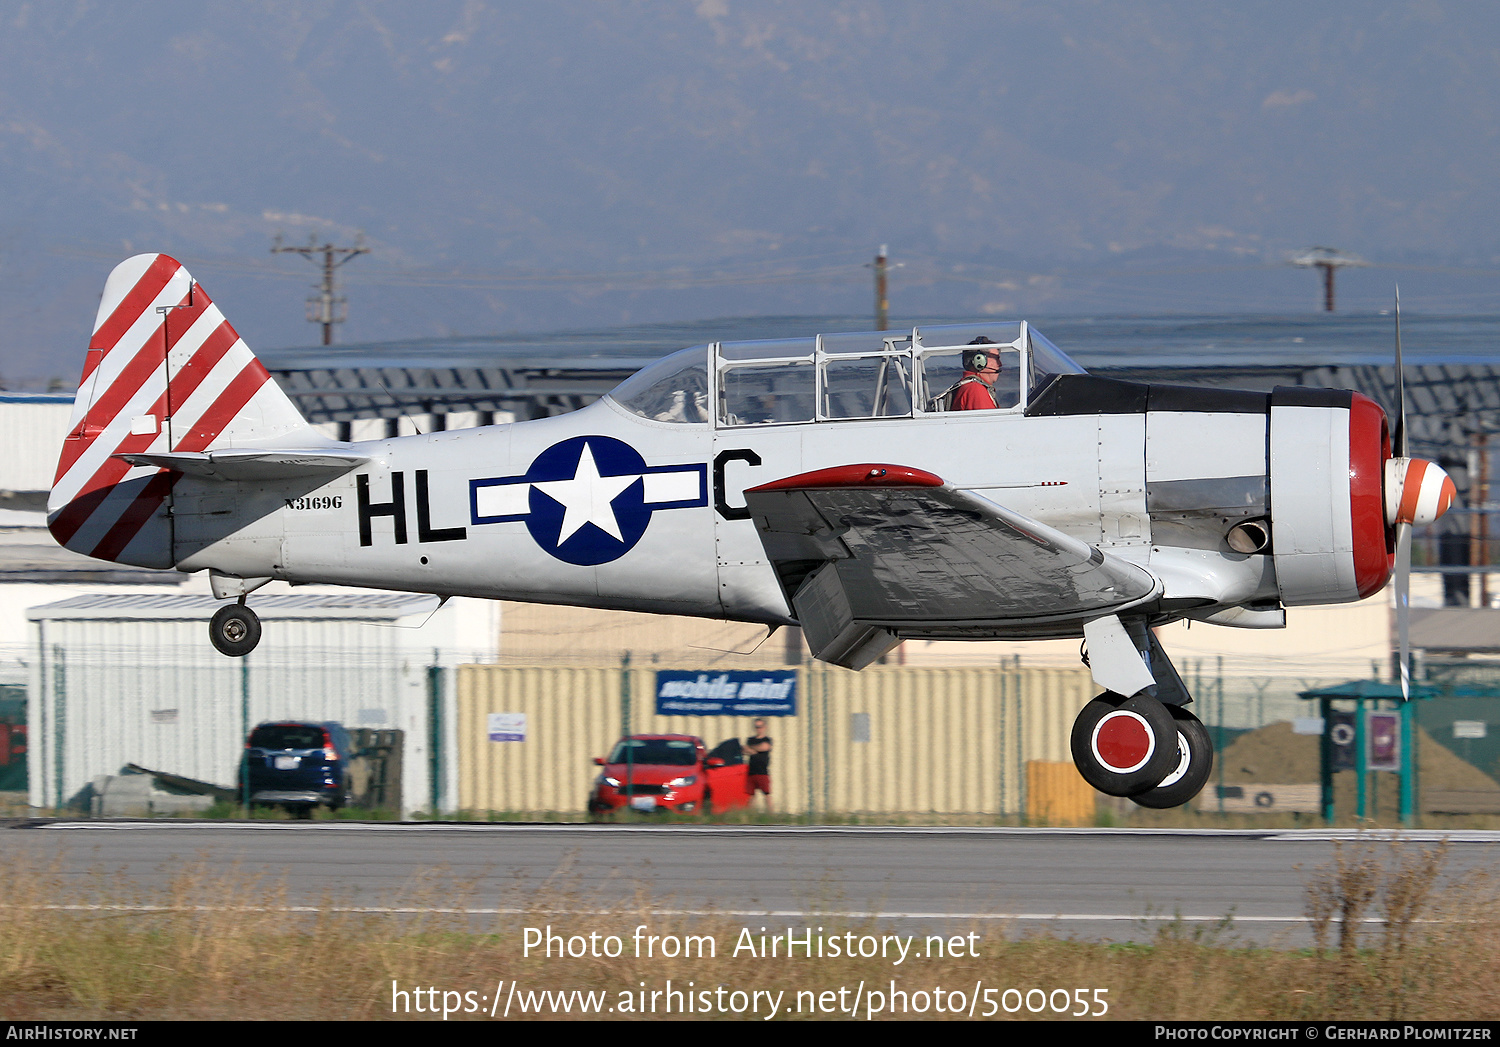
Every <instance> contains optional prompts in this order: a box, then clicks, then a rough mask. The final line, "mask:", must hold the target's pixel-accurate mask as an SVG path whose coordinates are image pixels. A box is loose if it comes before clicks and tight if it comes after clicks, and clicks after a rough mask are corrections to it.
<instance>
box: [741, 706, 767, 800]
mask: <svg viewBox="0 0 1500 1047" xmlns="http://www.w3.org/2000/svg"><path fill="white" fill-rule="evenodd" d="M751 726H753V727H754V728H755V733H754V734H752V735H751V736H750V737H749V738H746V739H745V745H744V749H745V755H746V756H747V757H749V761H750V766H749V769H748V770H749V777H750V799H751V801H752V802H754V800H755V794H756V793H764V794H765V797H766V813H768V814H769V813H770V811H771V737H770V735H768V734H766V721H765V720H763V719H760V718H759V717H757V718H756V719H755V721H754V722H753V723H752V725H751Z"/></svg>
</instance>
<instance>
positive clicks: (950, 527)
mask: <svg viewBox="0 0 1500 1047" xmlns="http://www.w3.org/2000/svg"><path fill="white" fill-rule="evenodd" d="M745 501H746V504H747V505H748V506H749V508H750V513H751V516H752V518H753V519H754V521H755V527H756V530H757V532H758V533H759V535H760V539H761V543H762V544H763V545H764V547H765V550H766V555H767V557H768V558H769V559H770V561H771V563H772V564H773V565H774V567H775V569H776V573H777V575H778V577H779V578H780V580H781V584H782V587H783V589H784V590H785V591H786V595H787V599H788V601H789V602H790V603H791V605H792V607H793V610H794V613H795V614H796V616H797V619H798V621H799V622H800V623H801V625H802V629H803V632H804V634H805V635H806V636H807V638H808V643H809V645H810V646H811V647H812V649H813V652H814V653H815V654H817V656H818V657H819V658H822V659H823V660H825V661H832V662H835V663H836V664H839V665H846V666H848V667H849V668H860V667H862V666H863V665H867V664H869V663H870V662H871V661H873V660H874V659H875V658H877V657H879V656H880V654H882V653H884V651H886V650H889V649H890V648H891V647H893V646H894V645H895V644H896V643H898V642H899V641H900V639H902V638H904V637H908V636H925V637H930V638H941V637H951V638H974V637H983V636H996V637H998V636H1056V635H1075V636H1076V635H1078V634H1079V629H1080V627H1081V625H1082V622H1083V621H1085V620H1088V619H1090V618H1097V617H1100V616H1103V615H1108V614H1112V613H1114V612H1116V611H1118V610H1120V609H1122V608H1124V607H1127V606H1129V605H1131V604H1135V603H1138V602H1141V601H1143V600H1145V599H1147V598H1149V597H1151V596H1152V595H1153V594H1155V593H1156V592H1157V591H1158V588H1159V585H1158V582H1157V580H1156V578H1155V577H1154V576H1153V575H1152V574H1151V573H1150V572H1149V571H1147V570H1145V569H1144V568H1142V567H1140V566H1137V565H1136V564H1132V563H1129V562H1127V561H1125V560H1121V559H1119V558H1118V557H1114V556H1110V555H1109V554H1107V553H1104V552H1101V551H1100V550H1099V549H1096V548H1094V547H1093V546H1091V545H1089V544H1088V543H1087V542H1084V541H1081V540H1079V539H1077V538H1073V537H1071V536H1069V535H1066V534H1063V533H1062V532H1060V531H1058V530H1056V529H1054V528H1051V527H1048V526H1046V525H1045V524H1041V523H1038V522H1037V521H1035V520H1031V519H1028V518H1027V517H1024V516H1021V515H1020V514H1018V513H1013V512H1011V511H1010V510H1008V509H1006V508H1004V507H1003V506H1000V505H997V504H995V503H994V502H992V501H990V500H989V499H987V498H981V497H979V496H978V495H975V494H971V493H969V492H967V491H963V490H960V489H958V488H956V487H953V486H952V485H951V484H947V483H944V482H943V480H942V479H941V478H939V477H937V476H934V475H933V474H932V473H928V472H924V471H922V470H920V469H912V468H907V467H904V466H895V465H850V466H840V467H838V468H834V469H824V470H820V471H817V472H812V473H804V474H802V475H800V476H793V477H790V478H788V479H785V480H777V481H774V482H772V483H769V484H764V485H762V486H760V487H754V488H750V489H749V490H747V491H746V492H745Z"/></svg>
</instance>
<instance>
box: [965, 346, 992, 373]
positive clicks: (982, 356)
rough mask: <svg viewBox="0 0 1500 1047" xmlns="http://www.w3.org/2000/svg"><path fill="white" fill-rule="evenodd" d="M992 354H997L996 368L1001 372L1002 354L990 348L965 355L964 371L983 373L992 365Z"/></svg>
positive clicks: (986, 347)
mask: <svg viewBox="0 0 1500 1047" xmlns="http://www.w3.org/2000/svg"><path fill="white" fill-rule="evenodd" d="M992 352H994V354H995V368H996V370H999V367H1000V354H999V352H996V351H995V350H994V349H993V348H991V347H990V346H985V347H984V348H982V349H975V350H973V351H971V352H966V353H964V370H965V371H983V370H984V369H985V368H986V367H988V366H989V365H990V353H992Z"/></svg>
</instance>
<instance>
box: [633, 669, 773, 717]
mask: <svg viewBox="0 0 1500 1047" xmlns="http://www.w3.org/2000/svg"><path fill="white" fill-rule="evenodd" d="M656 714H657V715H658V716H795V715H796V714H797V670H795V669H786V670H782V671H776V672H760V673H757V672H707V673H685V672H667V671H665V670H662V671H658V672H657V674H656Z"/></svg>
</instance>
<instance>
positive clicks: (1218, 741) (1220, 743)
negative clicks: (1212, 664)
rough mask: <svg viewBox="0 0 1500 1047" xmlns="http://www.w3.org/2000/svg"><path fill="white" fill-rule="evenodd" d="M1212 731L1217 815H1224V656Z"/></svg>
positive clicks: (1220, 659)
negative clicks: (1217, 797)
mask: <svg viewBox="0 0 1500 1047" xmlns="http://www.w3.org/2000/svg"><path fill="white" fill-rule="evenodd" d="M1198 666H1199V672H1200V673H1201V672H1202V667H1203V663H1202V662H1201V661H1200V662H1199V663H1198ZM1214 731H1215V733H1216V734H1217V735H1218V737H1217V738H1215V739H1214V748H1215V749H1216V750H1218V753H1219V759H1218V760H1215V761H1214V762H1215V763H1217V764H1218V765H1219V813H1220V814H1223V813H1224V656H1223V655H1220V656H1219V715H1218V723H1217V724H1215V725H1214Z"/></svg>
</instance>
